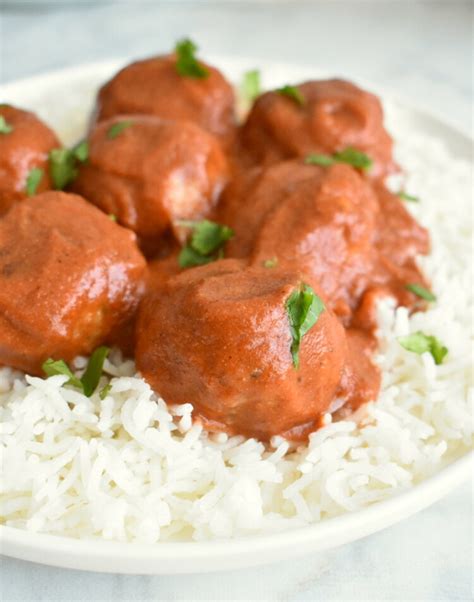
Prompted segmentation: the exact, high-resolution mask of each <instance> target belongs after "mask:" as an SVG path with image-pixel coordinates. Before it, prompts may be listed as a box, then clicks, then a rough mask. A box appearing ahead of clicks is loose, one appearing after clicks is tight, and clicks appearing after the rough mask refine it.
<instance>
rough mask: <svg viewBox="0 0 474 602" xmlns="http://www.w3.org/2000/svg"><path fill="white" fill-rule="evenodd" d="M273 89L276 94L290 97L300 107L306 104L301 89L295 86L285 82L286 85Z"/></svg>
mask: <svg viewBox="0 0 474 602" xmlns="http://www.w3.org/2000/svg"><path fill="white" fill-rule="evenodd" d="M275 91H276V92H277V93H278V94H281V95H282V96H287V97H288V98H291V100H293V101H294V102H295V103H296V104H297V105H299V106H300V107H302V106H304V105H305V104H306V98H305V97H304V96H303V93H302V92H301V90H300V89H299V88H297V87H296V86H289V85H288V84H287V85H286V86H282V87H281V88H277V89H276V90H275Z"/></svg>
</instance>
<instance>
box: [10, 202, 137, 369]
mask: <svg viewBox="0 0 474 602" xmlns="http://www.w3.org/2000/svg"><path fill="white" fill-rule="evenodd" d="M145 270H146V263H145V260H144V258H143V256H142V255H141V253H140V252H139V250H138V248H137V246H136V242H135V235H134V234H133V232H130V231H129V230H126V229H125V228H122V227H121V226H118V225H117V224H115V223H114V222H113V221H112V220H111V219H109V218H108V217H107V216H106V215H104V214H103V213H102V212H100V211H99V210H98V209H96V208H95V207H93V206H92V205H90V204H89V203H87V202H86V201H85V200H84V199H82V198H81V197H79V196H76V195H73V194H67V193H63V192H45V193H43V194H40V195H38V196H35V197H32V198H31V199H28V200H25V201H23V202H21V203H18V204H16V205H14V206H13V207H12V209H11V210H10V211H9V212H8V213H7V214H6V215H5V216H4V217H3V218H2V219H1V220H0V363H1V364H5V365H7V366H12V367H14V368H18V369H20V370H24V371H26V372H31V373H37V374H39V373H41V365H42V363H43V362H44V361H45V360H46V359H47V358H49V357H52V358H54V359H64V360H65V361H70V360H71V359H73V358H74V357H75V356H77V355H79V354H89V353H90V352H91V351H93V349H94V348H95V347H97V346H98V345H100V344H102V343H104V342H108V341H109V340H110V339H111V338H112V337H113V336H114V335H115V334H117V332H118V331H120V329H121V328H122V327H123V326H126V325H127V323H128V321H129V319H130V318H131V317H132V316H133V314H134V312H135V310H136V307H137V304H138V302H139V299H140V297H141V295H142V293H143V287H144V278H145Z"/></svg>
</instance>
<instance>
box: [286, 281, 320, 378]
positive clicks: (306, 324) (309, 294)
mask: <svg viewBox="0 0 474 602" xmlns="http://www.w3.org/2000/svg"><path fill="white" fill-rule="evenodd" d="M325 309H326V308H325V306H324V303H323V301H322V300H321V298H320V297H318V295H317V294H316V293H315V292H314V291H313V289H312V288H311V287H310V286H308V285H307V284H304V283H303V284H302V285H301V287H300V288H299V289H298V290H295V291H294V292H293V293H292V294H291V295H290V297H289V298H288V299H287V301H286V311H287V313H288V319H289V321H290V331H291V336H292V339H293V342H292V344H291V348H290V351H291V356H292V358H293V366H294V367H295V368H299V365H300V360H299V350H300V345H301V340H302V338H303V337H304V335H305V334H306V333H307V332H308V331H309V330H310V329H311V328H312V327H313V326H314V325H315V324H316V322H317V321H318V319H319V316H320V315H321V313H322V312H323V311H324V310H325Z"/></svg>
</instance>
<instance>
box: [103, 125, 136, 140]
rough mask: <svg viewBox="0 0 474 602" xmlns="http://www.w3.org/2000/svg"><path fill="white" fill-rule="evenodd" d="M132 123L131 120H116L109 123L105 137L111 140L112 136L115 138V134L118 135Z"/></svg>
mask: <svg viewBox="0 0 474 602" xmlns="http://www.w3.org/2000/svg"><path fill="white" fill-rule="evenodd" d="M132 125H133V121H130V120H127V121H117V122H116V123H114V124H113V125H111V126H110V127H109V129H108V130H107V138H108V139H109V140H113V139H114V138H117V136H120V134H121V133H122V132H123V131H124V130H126V129H127V128H129V127H130V126H132Z"/></svg>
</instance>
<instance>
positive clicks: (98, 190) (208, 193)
mask: <svg viewBox="0 0 474 602" xmlns="http://www.w3.org/2000/svg"><path fill="white" fill-rule="evenodd" d="M123 123H126V124H130V125H128V127H125V129H123V130H122V131H120V133H118V134H117V135H115V136H113V137H111V134H110V132H113V131H114V130H113V128H114V126H117V125H120V124H123ZM111 128H112V129H111ZM227 178H228V166H227V160H226V157H225V155H224V153H223V151H222V150H221V147H220V145H219V143H218V142H217V140H216V139H215V138H214V137H213V136H212V135H211V134H209V133H208V132H205V131H204V130H202V129H201V128H199V127H198V126H197V125H195V124H193V123H191V122H188V121H166V120H163V119H160V118H158V117H150V116H144V115H130V116H127V115H124V116H120V117H115V118H113V119H109V120H107V121H103V122H101V123H100V124H98V125H97V126H96V127H95V128H94V130H93V131H92V133H91V135H90V138H89V159H88V161H87V163H85V164H83V165H82V166H81V167H80V170H79V175H78V177H77V178H76V180H75V181H74V183H73V185H72V189H73V190H74V191H75V192H77V193H79V194H82V195H83V196H84V197H85V198H87V200H89V201H90V202H92V203H94V204H95V205H97V206H98V207H100V208H101V209H102V210H103V211H105V212H106V213H108V214H112V215H115V216H116V218H117V220H118V221H119V223H121V224H122V225H124V226H127V227H128V228H130V229H132V230H133V231H135V232H136V233H137V235H138V236H139V238H140V240H141V242H142V244H143V246H144V248H145V249H150V248H151V249H152V250H155V249H154V247H156V246H159V245H160V237H161V236H162V235H163V234H164V233H165V232H166V231H167V230H168V229H169V228H173V227H174V223H175V222H176V221H177V220H198V219H201V218H203V217H204V216H205V215H206V214H207V213H209V211H210V210H211V209H212V207H213V206H214V205H215V203H216V202H217V199H218V196H219V194H220V192H221V191H222V189H223V187H224V185H225V184H226V182H227ZM176 233H177V234H178V232H177V231H176Z"/></svg>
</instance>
